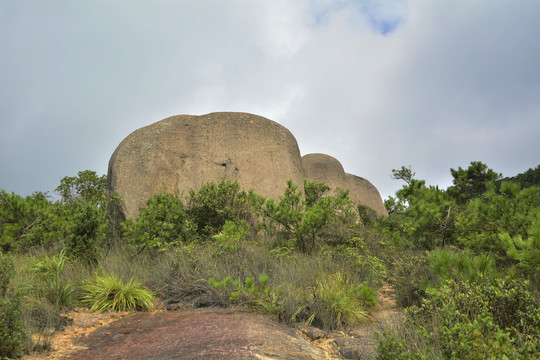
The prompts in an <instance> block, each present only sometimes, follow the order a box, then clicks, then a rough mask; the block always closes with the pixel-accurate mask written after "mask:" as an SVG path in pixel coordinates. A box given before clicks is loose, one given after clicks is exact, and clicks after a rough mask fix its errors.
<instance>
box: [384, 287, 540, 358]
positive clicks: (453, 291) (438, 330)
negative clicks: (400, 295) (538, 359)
mask: <svg viewBox="0 0 540 360" xmlns="http://www.w3.org/2000/svg"><path fill="white" fill-rule="evenodd" d="M527 286H528V284H527V283H526V282H516V281H513V280H509V279H496V280H489V279H484V280H482V281H477V282H475V283H472V282H468V281H458V282H456V281H454V280H448V281H447V282H446V283H445V284H444V285H443V286H442V287H440V288H439V289H430V290H428V291H427V298H426V299H425V300H424V301H423V303H422V305H421V306H420V307H418V306H412V307H410V308H409V309H408V310H407V319H406V321H405V326H407V327H410V328H414V329H416V331H417V334H418V335H420V337H421V338H423V339H424V340H425V342H423V343H421V346H419V343H411V342H410V339H408V341H406V340H405V339H403V338H401V339H398V338H397V337H396V336H395V335H396V334H394V336H393V337H392V336H391V337H390V338H389V339H388V340H385V339H381V340H379V344H380V347H379V350H380V351H383V352H385V351H386V352H390V351H392V349H390V348H389V346H388V345H389V343H394V345H395V347H398V348H401V350H402V352H404V353H406V354H408V355H410V358H423V357H422V356H426V355H429V354H431V355H433V354H436V355H437V357H440V358H443V359H504V358H506V359H533V358H534V357H535V356H536V355H537V354H538V353H539V352H540V336H539V335H540V308H539V307H538V304H537V302H536V301H535V299H534V298H533V297H532V295H531V293H530V292H529V291H528V289H527ZM400 344H401V345H400ZM403 347H406V348H407V351H406V352H405V351H403ZM384 356H386V354H385V353H382V354H381V357H380V358H381V359H383V358H385V357H384ZM386 358H389V357H386ZM405 358H407V357H405Z"/></svg>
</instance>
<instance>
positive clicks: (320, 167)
mask: <svg viewBox="0 0 540 360" xmlns="http://www.w3.org/2000/svg"><path fill="white" fill-rule="evenodd" d="M302 164H303V166H304V174H305V178H306V180H309V181H313V182H317V183H324V184H326V185H328V186H330V188H332V189H333V190H335V189H337V188H341V189H345V190H349V194H350V196H351V199H352V200H353V201H355V202H357V203H359V204H362V205H365V206H369V207H370V208H372V209H373V210H375V212H376V213H377V215H378V216H386V215H388V213H387V211H386V208H385V207H384V203H383V201H382V198H381V195H380V194H379V191H378V190H377V188H375V186H373V185H372V184H371V183H370V182H369V181H367V180H366V179H364V178H361V177H359V176H356V175H351V174H347V173H346V172H345V170H344V169H343V166H342V165H341V163H340V162H339V161H338V160H337V159H336V158H333V157H332V156H330V155H326V154H307V155H304V156H303V157H302Z"/></svg>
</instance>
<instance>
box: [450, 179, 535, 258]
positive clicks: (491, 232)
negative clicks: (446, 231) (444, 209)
mask: <svg viewBox="0 0 540 360" xmlns="http://www.w3.org/2000/svg"><path fill="white" fill-rule="evenodd" d="M539 191H540V189H539V188H538V187H534V186H533V187H530V188H525V189H521V186H520V185H519V184H518V183H510V182H503V183H502V184H501V187H500V190H499V191H497V189H496V186H495V184H493V183H490V184H488V190H487V191H486V192H485V193H484V195H483V197H482V198H475V199H473V200H471V201H470V203H469V204H468V211H467V212H466V213H464V214H463V216H461V217H460V218H459V221H458V225H459V227H460V228H461V235H460V238H459V240H460V242H461V243H462V244H463V245H464V246H466V247H468V248H471V249H473V250H475V251H486V250H487V251H490V252H492V253H494V254H497V255H498V256H499V257H500V258H501V259H503V260H505V259H506V260H510V261H512V255H511V254H508V253H507V250H509V248H508V241H507V240H508V239H514V238H516V239H517V238H521V239H529V238H531V237H533V233H534V231H535V229H536V228H538V226H539V225H538V224H539V223H540V192H539ZM501 234H506V235H504V239H502V238H501Z"/></svg>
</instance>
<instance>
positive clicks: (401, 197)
mask: <svg viewBox="0 0 540 360" xmlns="http://www.w3.org/2000/svg"><path fill="white" fill-rule="evenodd" d="M392 171H393V178H394V179H401V180H404V181H405V182H406V184H405V185H404V186H403V188H402V189H400V190H398V191H397V192H396V196H397V198H392V197H391V198H390V199H388V200H387V201H386V205H385V206H386V207H387V208H388V209H389V216H388V217H387V218H385V219H381V221H380V224H379V227H380V228H381V229H382V230H383V231H385V232H387V233H390V234H391V236H392V237H393V238H394V239H395V240H396V242H397V243H400V244H401V245H405V246H407V247H410V248H413V249H426V250H430V249H433V248H435V247H437V246H446V245H448V244H452V243H454V242H455V218H456V212H457V211H456V210H459V208H458V206H457V204H456V201H455V199H453V198H452V197H451V196H450V195H449V194H448V193H447V192H446V191H444V190H441V189H439V188H438V187H437V186H426V184H425V181H424V180H417V179H414V178H413V177H414V173H413V172H412V171H411V169H410V167H409V168H405V167H402V168H401V170H395V169H394V170H392Z"/></svg>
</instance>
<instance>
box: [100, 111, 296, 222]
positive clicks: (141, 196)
mask: <svg viewBox="0 0 540 360" xmlns="http://www.w3.org/2000/svg"><path fill="white" fill-rule="evenodd" d="M224 177H225V178H228V179H230V180H233V181H238V183H239V184H240V186H241V187H242V188H243V189H244V190H250V189H252V190H254V191H255V192H256V193H258V194H260V195H262V196H265V197H269V198H278V197H279V196H280V195H282V193H283V190H284V189H285V187H286V182H287V180H289V179H291V180H292V181H293V182H294V183H296V184H303V179H304V178H303V167H302V161H301V157H300V151H299V149H298V144H297V142H296V139H295V138H294V136H293V135H292V134H291V133H290V131H289V130H287V129H286V128H285V127H283V126H281V125H279V124H278V123H276V122H274V121H272V120H269V119H266V118H264V117H261V116H257V115H252V114H247V113H231V112H224V113H211V114H207V115H201V116H195V115H177V116H172V117H169V118H166V119H164V120H161V121H158V122H156V123H154V124H151V125H149V126H146V127H143V128H141V129H138V130H136V131H134V132H133V133H131V134H130V135H129V136H128V137H126V138H125V139H124V140H123V141H122V142H121V143H120V145H119V146H118V147H117V148H116V150H115V152H114V153H113V155H112V157H111V159H110V162H109V170H108V175H107V180H108V189H109V191H111V192H113V191H116V192H117V193H118V194H119V195H120V197H121V198H122V199H123V200H124V204H123V208H122V211H123V213H124V216H125V217H126V218H129V217H136V216H137V215H138V213H139V207H140V206H141V205H143V204H144V203H145V202H146V201H147V200H148V199H149V198H150V197H151V196H152V195H154V194H156V193H159V192H175V191H179V192H181V193H184V194H185V193H187V191H188V190H189V189H198V188H199V187H200V186H201V185H202V184H204V183H206V182H208V181H219V180H220V179H222V178H224Z"/></svg>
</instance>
